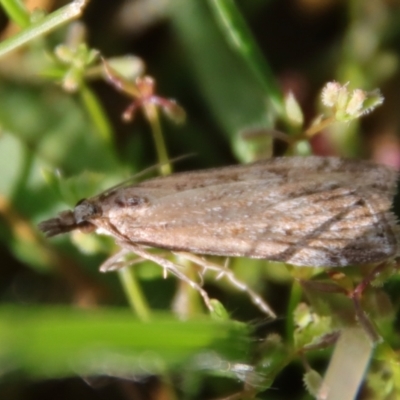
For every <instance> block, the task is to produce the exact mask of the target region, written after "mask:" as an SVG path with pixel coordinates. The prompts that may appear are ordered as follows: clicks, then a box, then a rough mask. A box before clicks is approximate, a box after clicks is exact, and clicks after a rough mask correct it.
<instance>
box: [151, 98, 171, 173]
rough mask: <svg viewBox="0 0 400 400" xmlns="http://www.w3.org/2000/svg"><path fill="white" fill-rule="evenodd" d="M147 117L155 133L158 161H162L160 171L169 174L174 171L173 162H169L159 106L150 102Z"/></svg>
mask: <svg viewBox="0 0 400 400" xmlns="http://www.w3.org/2000/svg"><path fill="white" fill-rule="evenodd" d="M145 110H146V115H147V119H148V121H149V122H150V126H151V131H152V133H153V138H154V144H155V146H156V151H157V157H158V162H159V163H160V172H161V174H162V175H164V176H165V175H169V174H170V173H171V172H172V169H171V164H170V163H169V158H168V152H167V147H166V145H165V141H164V137H163V134H162V128H161V123H160V117H159V115H158V110H157V108H156V107H155V106H154V105H152V104H150V105H147V106H146V108H145Z"/></svg>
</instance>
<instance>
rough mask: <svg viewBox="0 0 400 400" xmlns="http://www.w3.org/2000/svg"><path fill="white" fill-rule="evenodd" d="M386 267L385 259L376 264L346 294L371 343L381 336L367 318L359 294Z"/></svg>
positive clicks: (379, 340)
mask: <svg viewBox="0 0 400 400" xmlns="http://www.w3.org/2000/svg"><path fill="white" fill-rule="evenodd" d="M386 268H388V263H387V262H386V261H385V262H383V263H381V264H379V265H377V266H376V267H375V268H374V269H373V270H372V271H371V273H369V274H368V275H367V276H366V277H365V278H364V279H363V280H362V281H361V282H360V283H359V284H358V285H357V286H356V287H355V289H354V290H353V291H351V292H350V293H349V294H348V296H349V298H350V299H351V300H353V304H354V308H355V311H356V317H357V320H358V322H359V323H360V325H361V326H362V327H363V328H364V330H365V331H366V333H367V335H368V337H369V338H370V339H371V340H372V342H373V343H379V342H381V341H382V338H381V336H380V335H379V333H378V332H377V330H376V328H375V326H374V324H373V323H372V321H371V320H370V319H369V317H368V315H367V313H366V312H365V311H364V309H363V308H362V306H361V296H362V294H363V292H364V290H365V289H366V287H367V286H369V285H370V284H371V282H372V281H373V280H374V279H376V278H377V277H378V276H379V275H380V274H381V273H382V272H383V271H384V270H385V269H386Z"/></svg>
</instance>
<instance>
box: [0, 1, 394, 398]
mask: <svg viewBox="0 0 400 400" xmlns="http://www.w3.org/2000/svg"><path fill="white" fill-rule="evenodd" d="M0 6H1V7H0V28H1V40H2V42H1V43H0V238H1V243H0V246H1V247H0V252H1V268H0V301H1V303H0V398H1V399H10V400H17V399H29V400H33V399H41V400H45V399H53V398H54V397H55V396H57V398H59V399H76V400H78V399H106V398H107V399H108V398H113V399H177V398H188V399H189V398H190V399H205V398H227V396H233V397H231V398H260V399H293V400H296V399H311V398H314V396H313V394H314V395H315V392H316V388H317V387H318V382H319V379H320V377H319V376H318V373H319V374H324V371H325V370H326V367H327V365H328V362H329V360H330V358H331V354H332V346H331V347H328V348H327V349H323V350H318V351H315V350H314V351H311V352H309V353H307V354H306V355H305V356H304V355H303V352H302V350H303V349H304V346H305V345H306V344H309V343H311V342H313V341H314V343H315V341H317V342H318V339H319V338H321V337H324V338H326V337H325V336H324V335H325V334H328V333H330V332H332V330H334V328H336V327H337V326H338V324H341V326H342V325H343V324H346V319H345V318H339V317H338V318H337V319H334V318H331V317H332V315H333V314H339V315H340V314H341V311H342V310H343V309H345V310H347V311H348V309H349V308H351V304H350V306H349V301H347V303H346V298H345V296H341V297H340V296H339V300H338V299H336V298H335V299H333V300H331V299H330V300H329V301H328V300H327V297H328V296H323V295H321V294H317V295H316V294H314V293H313V294H312V295H311V303H312V304H313V305H314V307H315V310H317V311H318V312H319V316H317V315H316V314H313V313H312V309H310V308H308V307H307V306H306V305H305V304H301V303H300V302H301V301H303V300H306V299H307V297H305V294H304V293H302V292H301V290H300V287H299V286H298V285H297V284H295V283H293V282H294V281H293V278H294V277H296V278H303V277H311V275H313V274H314V273H315V272H316V271H308V270H307V269H304V270H302V271H296V270H295V269H293V268H287V267H286V266H284V265H282V264H279V263H268V262H266V261H262V260H261V261H260V260H258V261H256V260H248V259H245V260H243V259H241V260H231V264H230V266H231V268H233V269H234V271H235V273H236V274H237V276H238V277H240V278H241V279H242V280H243V281H245V282H246V283H247V284H248V285H249V287H251V288H253V289H254V290H256V291H258V292H259V293H261V294H262V296H263V298H265V299H266V300H267V301H268V302H269V303H270V304H271V306H272V307H273V309H274V310H275V311H276V313H277V315H278V319H277V320H275V321H271V319H270V318H268V317H266V316H265V315H263V314H262V313H261V312H260V311H259V310H258V309H257V308H256V307H255V306H254V305H253V304H252V303H251V302H250V300H249V299H248V297H247V296H246V295H245V294H243V293H240V292H238V291H237V290H235V289H234V288H232V287H230V286H229V285H228V284H227V283H226V282H225V281H224V280H218V281H216V280H215V279H211V278H212V277H211V278H210V279H206V281H205V288H206V290H207V292H208V293H209V294H210V296H211V297H212V298H216V299H218V300H219V301H220V302H221V303H222V304H223V306H224V307H225V308H226V310H227V312H228V314H229V317H228V316H227V315H228V314H226V315H225V310H224V309H222V306H221V305H218V306H217V308H218V307H221V312H220V313H221V314H222V315H218V316H215V315H214V316H213V318H210V316H209V315H208V314H209V313H208V312H206V311H205V309H204V306H203V304H202V303H201V301H200V299H199V298H198V295H197V294H196V293H193V292H192V290H190V289H188V288H187V285H185V284H182V283H179V282H177V281H176V280H175V279H174V278H173V277H168V279H164V278H163V274H162V270H161V269H160V268H157V267H155V266H154V265H152V264H151V263H148V262H145V263H140V264H138V265H135V267H133V268H131V269H125V270H122V271H120V272H116V273H108V274H100V273H99V272H98V267H99V265H101V263H102V262H103V261H104V260H105V259H106V258H107V256H108V255H110V254H112V253H113V252H115V251H116V247H115V245H114V243H113V242H112V240H109V239H108V238H99V237H95V236H94V235H84V234H82V233H73V234H71V235H66V237H60V238H55V239H52V240H47V239H45V238H44V237H43V235H42V234H41V233H40V232H38V230H37V223H38V222H40V221H42V220H44V219H48V218H50V217H52V216H54V215H55V214H56V213H57V212H58V211H61V210H63V209H65V208H68V207H73V206H74V204H75V203H76V202H77V201H78V200H80V199H81V198H85V197H88V196H92V195H95V194H97V193H99V192H100V191H101V190H104V189H106V188H107V187H109V186H111V185H114V184H116V183H118V182H119V181H121V180H123V179H126V178H127V177H129V176H131V175H133V174H134V173H136V172H139V171H141V170H143V169H144V168H146V167H148V166H151V165H155V164H157V163H164V162H165V160H166V158H167V157H169V158H174V157H178V156H181V155H186V154H194V156H192V157H189V158H186V159H184V160H182V161H179V162H176V163H174V164H173V166H172V168H173V169H174V170H175V171H179V170H190V169H198V168H204V167H216V166H223V165H229V164H234V163H239V162H249V161H251V160H255V159H257V158H261V157H269V156H271V155H284V154H287V153H288V149H287V146H285V144H284V143H282V142H279V141H273V140H272V138H273V137H274V136H276V135H277V134H276V133H275V134H274V133H271V132H272V130H273V129H276V130H279V131H284V132H286V133H288V134H289V135H291V136H292V137H295V136H296V135H301V132H303V130H304V129H305V128H306V127H308V126H309V125H310V124H311V122H312V120H313V119H314V118H316V117H317V116H318V115H319V114H320V113H321V112H322V111H321V110H322V108H321V105H320V100H319V95H320V91H321V88H322V87H323V85H324V84H325V83H326V82H328V81H332V80H337V81H339V82H341V83H346V82H349V88H351V89H353V88H362V89H364V90H372V89H375V88H380V89H381V92H382V94H383V95H384V97H385V103H384V105H383V106H382V107H380V108H379V109H377V110H376V111H375V112H374V113H373V114H371V115H368V116H367V117H365V118H363V119H361V120H356V121H352V122H351V123H336V124H332V125H330V126H328V127H327V128H326V129H324V130H323V132H322V133H320V134H318V135H315V136H314V137H312V138H311V139H310V140H307V141H304V140H303V141H299V142H298V143H297V146H295V147H294V148H292V149H291V151H290V152H291V153H298V154H311V153H313V154H318V155H339V156H346V157H358V158H368V159H373V160H375V161H377V162H380V163H386V164H389V165H392V166H394V167H397V168H398V167H400V145H399V143H400V142H399V134H398V132H399V124H400V113H399V111H398V105H399V104H400V102H399V100H400V90H399V87H400V69H399V55H400V7H399V3H398V2H397V1H396V0H392V1H391V0H386V1H384V0H347V1H343V0H327V1H318V0H237V1H235V2H233V1H229V0H225V1H222V0H221V1H217V0H115V1H109V0H92V1H90V2H88V4H87V6H86V7H85V8H84V9H83V11H82V13H81V7H80V4H79V2H66V1H58V0H26V1H24V2H20V1H16V0H0ZM74 7H75V8H74ZM38 9H40V10H41V11H38ZM33 10H36V11H33ZM57 10H58V11H57ZM76 20H79V21H80V24H79V25H77V24H76ZM49 27H51V29H50V28H49ZM50 30H51V32H50ZM24 35H25V36H24ZM94 50H97V51H98V52H99V53H96V52H95V51H94ZM99 54H101V56H102V57H103V58H104V59H105V60H106V63H107V64H106V65H108V66H110V69H111V70H112V75H113V76H112V77H110V76H107V75H106V74H105V73H104V64H103V63H102V61H101V60H100V58H99ZM116 71H118V72H119V74H120V75H121V76H120V77H119V78H118V79H117V78H116V76H117V72H116ZM143 71H145V74H146V75H150V76H152V77H153V78H154V80H155V82H156V93H157V96H161V98H163V99H164V100H163V101H164V103H162V105H164V110H163V107H160V108H159V109H157V110H160V111H166V112H167V113H168V112H169V114H171V115H170V117H171V116H172V118H168V116H167V117H165V116H164V113H163V112H160V113H158V111H157V110H156V109H155V108H154V107H153V106H152V105H146V102H145V101H144V103H145V104H144V103H143V97H141V94H140V93H139V94H138V92H137V87H136V86H135V84H134V83H133V82H134V76H135V74H136V75H140V76H142V75H143V74H144V72H143ZM109 72H110V71H109ZM109 75H110V74H109ZM110 78H111V79H110ZM116 82H118V83H119V84H122V89H123V91H125V92H128V93H125V94H124V93H122V94H121V93H120V92H121V90H118V89H117V88H116V87H115V83H116ZM113 83H114V84H113ZM289 92H292V93H293V94H294V96H295V98H296V99H297V102H298V104H299V105H300V107H301V109H302V110H303V112H302V115H303V119H304V122H303V123H302V122H301V121H299V119H297V120H296V119H295V118H294V119H293V118H291V116H293V114H296V113H295V112H294V111H293V108H292V111H290V110H289V111H288V110H287V109H286V108H285V104H286V103H285V98H286V96H287V95H288V93H289ZM132 95H133V96H132ZM132 97H133V98H134V99H133V100H135V101H136V103H135V104H136V105H137V106H138V107H139V109H138V111H137V112H136V113H135V115H134V118H133V120H132V121H131V122H130V123H125V122H123V121H122V118H121V115H122V114H123V112H124V110H125V109H126V107H127V106H128V105H129V103H130V102H132ZM157 99H158V100H159V99H160V98H159V97H157ZM165 99H166V100H165ZM170 99H176V100H177V101H178V103H179V105H180V106H181V107H183V109H184V110H185V112H186V115H187V117H186V121H185V123H183V124H182V123H181V124H176V123H175V122H176V120H178V119H182V118H181V117H182V113H181V112H180V109H179V108H178V107H177V106H175V105H174V104H173V103H172V102H171V100H170ZM141 101H142V103H141ZM294 108H295V109H296V107H294ZM142 111H144V112H142ZM296 115H298V114H296ZM159 124H160V125H159ZM164 166H165V164H164ZM161 169H162V172H163V173H165V172H168V171H166V169H165V168H161ZM214 261H217V262H220V263H222V262H223V260H214ZM188 267H189V270H190V267H191V266H190V265H188ZM349 270H351V271H350V272H352V273H353V275H352V277H354V279H356V280H357V279H358V280H359V279H360V276H359V271H358V269H357V268H354V270H352V269H350V268H349ZM318 272H320V271H318ZM194 276H195V275H194ZM323 277H324V276H323V275H322V278H323ZM399 284H400V282H399V279H398V277H396V276H392V277H390V279H388V280H387V281H385V284H384V285H382V286H381V287H379V288H375V287H374V288H373V289H371V293H369V294H368V295H367V296H366V299H367V302H366V305H365V307H366V310H367V312H368V314H369V315H370V316H371V318H372V319H374V321H375V323H376V324H377V326H378V329H379V332H380V333H381V335H382V336H383V338H384V342H383V344H381V345H379V346H378V347H377V348H376V350H375V352H374V353H373V354H372V350H369V351H371V354H372V361H371V365H370V368H369V370H368V373H367V375H366V378H365V382H364V384H363V386H362V389H361V391H360V393H359V395H358V398H360V399H377V398H379V399H395V398H398V396H400V371H399V370H398V364H399V362H398V355H397V349H398V347H399V344H400V343H399V338H398V335H397V330H398V321H397V318H396V315H397V313H398V305H399V296H398V292H399ZM343 298H344V300H343ZM343 302H344V304H342V303H343ZM338 303H340V304H338ZM321 304H322V306H321ZM338 309H339V310H341V311H337V310H338ZM238 321H240V323H239V322H238ZM304 321H306V322H304ZM347 322H348V320H347ZM302 324H303V325H302ZM347 361H348V360H347ZM347 361H346V360H345V359H343V360H342V362H343V363H346V362H347ZM365 363H368V357H367V360H366V361H364V364H362V362H361V361H360V365H359V368H360V371H361V375H362V372H363V368H365V365H366V364H365ZM314 374H315V375H314ZM234 396H236V397H234ZM348 396H349V397H345V396H343V397H341V399H342V400H344V399H347V398H349V399H350V398H352V397H351V395H350V394H349V395H348Z"/></svg>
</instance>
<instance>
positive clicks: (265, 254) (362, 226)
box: [39, 156, 399, 302]
mask: <svg viewBox="0 0 400 400" xmlns="http://www.w3.org/2000/svg"><path fill="white" fill-rule="evenodd" d="M396 180H397V172H396V171H395V170H393V169H391V168H389V167H386V166H382V165H377V164H374V163H370V162H367V161H355V160H346V159H340V158H337V157H316V156H313V157H305V158H304V157H285V158H275V159H271V160H266V161H262V162H257V163H253V164H249V165H241V166H232V167H224V168H217V169H210V170H204V171H198V172H187V173H179V174H173V175H170V176H168V177H160V178H154V179H150V180H147V181H144V182H141V183H138V184H136V185H132V186H121V187H116V188H115V189H113V190H109V191H106V192H105V193H103V194H101V195H99V196H96V197H93V198H91V199H88V200H85V201H83V202H82V203H81V204H79V205H78V206H77V207H76V208H75V209H74V210H73V211H65V212H63V213H60V214H59V216H58V217H57V218H53V219H51V220H48V221H44V222H42V223H41V224H40V225H39V228H40V229H41V230H42V231H44V232H45V233H47V234H48V235H56V234H59V233H63V232H67V231H69V230H73V229H77V228H79V229H80V228H86V229H89V228H92V227H94V228H97V230H98V231H99V232H102V233H107V234H109V235H112V236H114V237H115V238H116V240H117V241H118V243H120V244H121V245H122V246H124V247H126V248H129V249H130V250H132V251H134V252H135V251H138V249H140V251H139V252H140V253H142V254H140V255H141V256H142V257H144V258H148V259H151V257H153V256H151V255H150V256H149V254H148V253H146V252H144V253H143V251H144V250H143V247H140V246H143V245H145V246H152V247H156V248H161V249H168V250H173V251H184V252H192V253H197V254H203V255H220V256H226V257H235V256H243V257H251V258H263V259H267V260H275V261H283V262H287V263H290V264H293V265H297V266H315V267H336V266H340V267H345V266H349V265H360V264H370V263H379V262H382V261H385V260H388V259H390V258H393V257H396V256H397V255H398V254H399V229H398V226H397V224H396V220H395V217H394V215H393V214H392V212H391V210H390V209H391V203H392V198H393V195H394V190H395V186H396ZM153 258H154V257H153ZM154 260H155V259H154ZM156 262H158V263H159V264H161V265H162V266H163V267H164V268H167V269H170V268H172V267H171V265H170V264H169V263H167V262H165V263H161V262H160V260H159V259H158V258H157V261H156ZM176 275H178V273H176ZM196 285H197V284H196ZM197 286H198V285H197ZM201 294H202V296H203V297H204V296H205V294H204V291H203V290H202V292H201ZM206 302H207V301H206Z"/></svg>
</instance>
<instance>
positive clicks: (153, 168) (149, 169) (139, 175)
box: [95, 153, 195, 198]
mask: <svg viewBox="0 0 400 400" xmlns="http://www.w3.org/2000/svg"><path fill="white" fill-rule="evenodd" d="M193 156H195V154H194V153H189V154H184V155H182V156H178V157H175V158H172V159H171V160H169V161H168V162H163V163H157V164H154V165H152V166H151V167H147V168H145V169H143V170H142V171H140V172H138V173H136V174H135V175H132V176H130V177H129V178H127V179H125V180H124V181H122V182H119V183H117V184H116V185H114V186H111V187H109V188H107V189H106V190H103V191H102V192H101V193H99V194H98V195H96V196H95V197H96V198H98V197H102V196H106V195H108V194H109V193H111V192H112V191H114V190H116V189H119V188H122V187H124V186H126V185H130V184H131V183H132V182H133V181H135V180H137V179H139V178H142V177H143V176H145V175H147V174H149V173H150V172H154V171H156V170H157V169H158V168H160V167H162V166H164V165H166V164H169V163H173V164H175V163H177V162H179V161H182V160H185V159H187V158H190V157H193Z"/></svg>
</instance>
